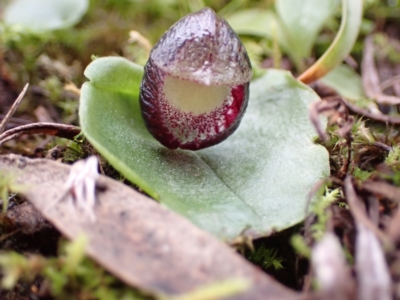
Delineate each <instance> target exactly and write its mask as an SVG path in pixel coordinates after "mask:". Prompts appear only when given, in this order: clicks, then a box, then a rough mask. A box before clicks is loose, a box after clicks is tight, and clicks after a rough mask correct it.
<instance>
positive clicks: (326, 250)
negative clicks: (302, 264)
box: [311, 232, 355, 300]
mask: <svg viewBox="0 0 400 300" xmlns="http://www.w3.org/2000/svg"><path fill="white" fill-rule="evenodd" d="M311 262H312V266H313V270H314V273H315V277H316V279H317V282H318V287H319V293H320V294H321V295H323V298H324V299H326V300H329V299H332V300H339V299H341V300H345V299H349V300H350V299H354V289H355V284H354V280H353V278H352V276H351V273H350V270H349V268H348V267H347V263H346V259H345V257H344V254H343V250H342V248H341V245H340V242H339V240H338V238H337V237H336V236H335V235H334V234H333V233H330V232H327V233H325V235H324V237H323V238H322V240H321V241H319V242H318V243H317V244H316V245H315V246H314V248H313V249H312V256H311Z"/></svg>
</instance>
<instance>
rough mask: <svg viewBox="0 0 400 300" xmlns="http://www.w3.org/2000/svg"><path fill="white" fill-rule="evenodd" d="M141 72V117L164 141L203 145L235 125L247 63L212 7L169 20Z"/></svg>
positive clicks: (244, 98) (244, 97)
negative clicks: (171, 21) (169, 25)
mask: <svg viewBox="0 0 400 300" xmlns="http://www.w3.org/2000/svg"><path fill="white" fill-rule="evenodd" d="M144 71H145V72H144V76H143V80H142V84H141V88H140V106H141V110H142V116H143V119H144V121H145V124H146V127H147V128H148V130H149V131H150V133H151V134H152V135H153V136H154V137H155V138H156V139H157V140H158V141H159V142H160V143H161V144H163V145H164V146H166V147H168V148H171V149H176V148H182V149H189V150H198V149H202V148H206V147H209V146H212V145H215V144H217V143H219V142H221V141H223V140H224V139H226V138H227V137H228V136H229V135H231V134H232V133H233V132H234V131H235V130H236V129H237V127H238V126H239V123H240V120H241V119H242V116H243V113H244V111H245V109H246V107H247V102H248V99H249V82H250V79H251V77H252V70H251V64H250V60H249V57H248V55H247V52H246V49H245V48H244V46H243V45H242V43H241V42H240V40H239V38H238V36H237V35H236V33H235V32H234V31H233V30H232V28H231V27H230V26H229V25H228V23H227V22H226V21H225V20H223V19H222V18H220V17H218V16H217V15H216V14H215V13H214V11H213V10H212V9H210V8H205V9H202V10H200V11H198V12H195V13H192V14H189V15H187V16H186V17H184V18H182V19H181V20H179V21H178V22H177V23H175V24H174V25H173V26H172V27H171V28H170V29H169V30H168V31H167V32H166V33H165V34H164V35H163V36H162V37H161V39H160V41H159V42H158V43H157V44H156V45H155V46H154V48H153V50H152V51H151V53H150V58H149V60H148V61H147V64H146V66H145V69H144Z"/></svg>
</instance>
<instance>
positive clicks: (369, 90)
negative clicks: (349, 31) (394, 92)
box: [361, 36, 400, 105]
mask: <svg viewBox="0 0 400 300" xmlns="http://www.w3.org/2000/svg"><path fill="white" fill-rule="evenodd" d="M361 75H362V82H363V87H364V91H365V94H366V95H367V96H368V97H369V98H371V99H375V100H376V102H378V103H379V104H389V105H398V104H400V97H396V96H390V95H386V94H384V93H383V92H382V89H381V86H380V84H381V83H380V80H379V76H378V72H377V70H376V65H375V60H374V43H373V37H372V36H368V37H367V38H366V39H365V43H364V51H363V58H362V64H361Z"/></svg>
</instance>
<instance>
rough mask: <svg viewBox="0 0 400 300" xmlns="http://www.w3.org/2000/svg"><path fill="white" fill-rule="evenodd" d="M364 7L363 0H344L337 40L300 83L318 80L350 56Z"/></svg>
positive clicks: (306, 72) (300, 77)
mask: <svg viewBox="0 0 400 300" xmlns="http://www.w3.org/2000/svg"><path fill="white" fill-rule="evenodd" d="M322 2H324V1H322ZM362 5H363V1H362V0H342V21H341V24H340V29H339V32H338V34H337V35H336V37H335V40H334V41H333V43H332V44H331V45H330V47H329V48H328V50H327V51H326V52H325V53H324V55H322V56H321V57H320V58H319V59H318V61H316V62H315V63H314V64H313V65H312V66H311V67H310V68H308V69H307V70H306V71H305V72H304V73H303V74H301V75H300V76H299V78H298V79H299V80H300V81H302V82H304V83H311V82H313V81H315V80H318V79H319V78H321V77H323V76H324V75H326V74H328V73H329V72H330V71H332V70H333V69H334V68H335V67H337V66H338V65H340V64H341V63H342V62H343V60H344V59H345V58H346V57H347V56H348V55H349V54H350V51H351V50H352V49H353V46H354V43H355V42H356V39H357V36H358V32H359V30H360V26H361V20H362Z"/></svg>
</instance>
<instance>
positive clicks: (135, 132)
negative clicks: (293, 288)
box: [79, 58, 329, 240]
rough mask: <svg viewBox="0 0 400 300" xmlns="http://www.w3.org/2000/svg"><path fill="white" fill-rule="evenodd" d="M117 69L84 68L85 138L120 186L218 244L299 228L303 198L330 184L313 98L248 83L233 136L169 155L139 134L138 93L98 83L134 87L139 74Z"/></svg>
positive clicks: (278, 77) (268, 77)
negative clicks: (128, 184)
mask: <svg viewBox="0 0 400 300" xmlns="http://www.w3.org/2000/svg"><path fill="white" fill-rule="evenodd" d="M121 63H122V61H117V60H116V59H115V58H104V59H101V60H100V59H98V60H95V61H94V62H93V63H92V64H91V65H90V66H89V67H88V70H90V71H87V72H86V76H87V77H88V78H89V80H90V82H87V83H85V84H84V86H83V88H82V93H81V103H80V111H79V113H80V122H81V126H82V130H83V132H84V134H85V136H86V137H87V138H88V140H89V141H90V142H91V143H92V144H93V146H94V147H95V148H96V149H97V150H98V151H99V152H100V153H101V154H102V155H103V156H104V157H105V158H106V159H107V160H108V161H109V162H110V164H112V165H113V166H114V167H115V168H116V169H117V170H119V171H120V172H121V173H122V174H123V175H124V176H126V178H127V179H129V180H130V181H132V182H134V183H135V184H137V185H138V186H139V187H140V188H141V189H142V190H143V191H145V192H146V193H148V194H149V195H150V196H152V197H154V198H155V199H157V200H158V201H160V202H161V203H162V204H163V205H165V206H167V207H169V208H170V209H172V210H174V211H176V212H178V213H180V214H182V215H184V216H186V217H187V218H188V219H189V220H191V221H192V222H193V223H194V224H196V225H197V226H199V227H200V228H202V229H205V230H207V231H209V232H211V233H213V234H214V235H216V236H218V237H219V238H221V239H224V240H232V239H234V238H235V237H237V236H238V235H240V234H242V233H244V234H246V235H250V236H252V237H260V236H266V235H268V234H270V233H272V232H273V231H279V230H283V229H285V228H288V227H289V226H292V225H294V224H296V223H298V222H300V221H302V220H303V219H304V217H305V214H306V210H307V197H308V193H309V191H310V189H311V188H312V186H313V185H314V184H315V182H316V181H317V180H318V179H319V178H321V177H325V176H328V175H329V164H328V153H327V151H326V150H325V149H324V148H323V147H321V146H319V145H315V144H314V143H313V138H314V137H315V131H314V128H313V126H312V125H311V122H310V121H309V118H308V106H309V104H310V103H311V102H313V101H316V100H318V96H317V95H316V94H315V93H314V92H313V91H312V90H311V89H310V88H308V87H307V86H305V85H304V84H302V83H300V82H299V81H297V80H296V79H294V78H293V77H292V76H291V75H290V74H289V73H287V72H284V71H279V70H269V71H267V73H266V74H265V75H264V76H263V77H262V78H260V79H258V80H256V81H255V82H253V83H252V84H251V86H250V89H251V90H250V95H251V96H250V101H249V107H248V109H247V112H246V114H245V116H244V117H243V120H242V123H241V125H240V126H239V128H238V130H237V131H236V132H235V133H234V134H233V135H232V136H231V137H229V138H228V139H227V140H226V141H224V142H222V143H221V144H219V145H216V146H213V147H211V148H208V149H204V150H201V151H197V152H191V151H184V150H169V149H167V148H165V147H163V146H162V145H160V144H159V143H158V142H157V141H156V140H155V139H153V137H152V136H151V135H150V134H149V133H148V131H147V129H146V128H145V126H144V123H143V120H142V118H141V115H140V111H139V103H138V94H135V93H136V90H137V88H136V89H132V91H134V92H132V93H128V92H126V90H125V89H122V91H118V90H116V89H112V88H110V87H109V86H108V85H107V84H104V85H103V84H99V82H100V81H101V80H100V78H107V76H108V74H104V73H103V72H106V73H109V74H113V76H114V77H113V80H114V81H115V82H118V81H119V79H120V81H121V82H126V78H127V77H128V76H127V74H128V73H129V74H131V75H130V76H131V77H132V86H134V85H136V86H137V87H138V86H139V84H140V82H139V77H140V74H141V73H140V72H141V68H140V67H138V66H137V65H135V64H133V63H131V62H128V61H126V60H125V64H126V65H125V66H124V67H123V68H120V64H121ZM107 64H108V65H107ZM122 86H126V85H125V84H123V85H122Z"/></svg>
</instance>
